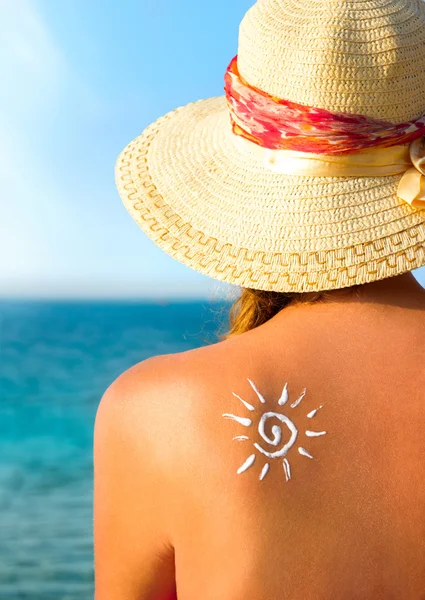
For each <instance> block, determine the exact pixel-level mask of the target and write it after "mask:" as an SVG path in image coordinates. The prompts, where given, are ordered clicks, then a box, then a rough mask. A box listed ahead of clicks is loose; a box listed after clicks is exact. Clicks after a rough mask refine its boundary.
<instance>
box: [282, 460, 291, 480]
mask: <svg viewBox="0 0 425 600" xmlns="http://www.w3.org/2000/svg"><path fill="white" fill-rule="evenodd" d="M283 468H284V469H285V478H286V481H289V480H290V479H291V465H290V464H289V461H288V459H287V458H284V459H283Z"/></svg>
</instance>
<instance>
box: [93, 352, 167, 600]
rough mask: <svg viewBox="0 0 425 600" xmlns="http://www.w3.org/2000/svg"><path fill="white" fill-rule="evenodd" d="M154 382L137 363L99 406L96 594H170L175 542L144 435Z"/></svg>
mask: <svg viewBox="0 0 425 600" xmlns="http://www.w3.org/2000/svg"><path fill="white" fill-rule="evenodd" d="M154 364H155V363H154ZM154 371H155V369H153V375H154V374H155V373H154ZM154 384H155V377H154V376H152V368H151V365H150V361H146V362H145V363H141V365H138V366H137V367H133V369H130V370H129V371H127V372H126V373H124V374H123V375H122V376H121V377H119V378H118V379H117V380H116V381H115V382H114V383H113V384H112V385H111V386H110V387H109V389H108V390H107V391H106V392H105V394H104V396H103V398H102V400H101V402H100V405H99V408H98V412H97V416H96V424H95V439H94V466H95V479H94V536H95V573H96V594H95V599H96V600H173V598H175V583H174V581H175V572H174V549H173V546H172V543H171V541H170V539H169V537H170V536H169V535H167V527H166V520H167V519H166V518H165V515H166V508H167V506H166V498H167V494H166V490H165V489H164V481H163V477H162V473H161V468H160V467H159V466H158V465H157V464H156V461H155V459H154V458H153V456H154V453H153V452H152V447H153V445H152V440H150V439H149V427H148V423H149V420H150V416H151V415H150V414H149V411H150V410H151V409H150V408H149V403H151V400H152V394H154V393H155V392H154V387H155V385H154Z"/></svg>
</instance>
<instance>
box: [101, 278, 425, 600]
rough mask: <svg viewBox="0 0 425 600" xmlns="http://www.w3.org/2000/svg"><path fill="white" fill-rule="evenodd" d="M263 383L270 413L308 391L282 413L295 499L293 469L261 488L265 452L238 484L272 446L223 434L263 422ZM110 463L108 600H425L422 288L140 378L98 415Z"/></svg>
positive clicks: (104, 465) (296, 323)
mask: <svg viewBox="0 0 425 600" xmlns="http://www.w3.org/2000/svg"><path fill="white" fill-rule="evenodd" d="M248 378H250V379H251V380H252V381H253V382H255V384H256V385H257V387H258V389H259V390H260V391H261V393H262V394H263V396H264V397H265V399H266V402H267V406H270V407H271V408H270V409H269V410H275V409H276V408H279V407H278V404H277V400H278V399H279V398H280V396H281V394H282V389H283V386H284V384H285V383H286V382H288V390H289V395H290V400H291V401H292V400H295V399H296V398H297V397H298V396H299V394H300V393H301V392H302V390H303V389H304V388H306V389H307V393H306V395H305V397H304V399H303V400H302V402H301V403H300V404H299V406H297V407H296V408H295V409H291V408H290V406H289V404H288V405H286V406H285V407H282V408H281V412H284V413H285V414H287V415H288V416H289V417H290V418H291V419H293V420H294V422H296V426H297V428H298V431H299V437H298V440H297V442H299V443H297V444H296V446H294V447H293V448H292V449H291V450H290V451H289V453H288V456H287V458H288V460H289V461H290V464H291V471H292V473H291V474H292V479H291V480H290V481H288V482H286V480H285V474H284V470H283V466H282V460H280V459H279V460H277V459H276V460H269V462H270V471H269V473H268V474H267V476H266V477H265V478H264V480H263V481H260V480H259V476H260V472H261V469H262V466H263V465H264V463H265V462H267V459H266V457H265V456H262V455H261V454H259V453H258V452H257V453H256V459H255V463H254V464H253V466H252V467H251V468H249V469H248V470H247V471H245V472H244V473H241V474H239V475H238V474H237V470H238V468H239V467H240V466H241V465H242V464H243V463H244V462H245V460H246V459H247V457H248V456H249V455H250V454H252V453H253V451H255V450H254V447H253V442H257V443H259V444H260V443H262V445H263V446H264V441H263V440H262V439H261V437H260V435H259V433H258V429H257V425H258V422H256V424H254V425H253V426H252V427H250V428H248V427H243V426H242V425H240V424H239V423H237V422H235V421H233V420H230V419H226V418H224V417H223V416H222V415H223V414H224V413H232V414H234V415H240V416H241V417H249V418H252V419H255V418H257V419H258V415H259V414H260V415H261V410H262V411H263V412H264V408H262V409H261V407H260V402H259V399H258V397H257V395H256V394H255V392H254V390H253V388H252V387H251V386H250V384H249V382H248V380H247V379H248ZM233 392H234V393H235V394H238V395H239V396H240V397H241V398H243V399H244V400H245V401H247V402H248V403H250V404H252V405H253V406H255V408H256V411H255V412H250V411H249V410H248V409H247V408H246V407H245V406H244V405H243V404H242V403H241V401H240V400H239V399H238V398H237V397H236V396H235V395H233ZM322 405H323V408H321V409H320V410H319V411H318V413H317V414H316V415H315V416H314V418H308V417H307V414H308V413H309V412H310V411H312V410H313V409H315V408H317V407H318V406H322ZM263 406H264V405H263ZM259 408H260V409H261V410H260V411H259V412H258V409H259ZM255 415H257V416H255ZM274 424H278V423H277V422H275V423H274ZM307 429H311V430H317V431H326V435H323V436H320V437H307V436H306V434H305V431H306V430H307ZM243 434H246V435H248V436H249V437H250V439H249V440H248V441H246V440H245V441H233V438H234V437H236V436H239V435H243ZM268 434H269V435H271V431H270V430H269V431H268ZM282 434H283V438H285V439H283V438H282V441H283V442H286V441H287V439H286V438H287V437H288V435H289V434H288V431H287V430H285V428H284V427H282ZM297 446H302V447H304V448H306V449H307V450H308V451H309V452H310V453H311V454H312V456H314V459H310V458H308V457H305V456H302V455H301V454H300V453H299V452H298V451H297ZM94 460H95V491H94V526H95V567H96V600H171V599H173V598H175V592H176V586H177V589H178V598H179V600H381V599H382V600H423V599H424V598H425V290H424V289H422V287H421V286H420V285H419V284H418V283H417V282H416V280H415V279H414V277H413V276H412V275H411V274H410V273H408V274H404V275H401V276H397V277H393V278H389V279H385V280H383V281H379V282H374V283H371V284H366V285H364V286H361V287H360V288H359V291H358V292H353V290H350V289H347V290H336V291H334V292H331V293H330V294H329V296H328V299H327V300H326V301H324V302H319V303H316V304H311V305H297V306H290V307H287V308H285V309H284V310H282V311H281V312H280V313H279V314H278V315H277V316H276V317H274V318H273V319H271V320H270V321H269V322H267V323H266V324H264V325H262V326H260V327H258V328H257V329H255V330H253V331H250V332H247V333H244V334H242V335H240V336H237V337H235V338H231V339H229V340H227V341H224V342H220V343H217V344H214V345H211V346H208V347H205V348H201V349H197V350H193V351H189V352H184V353H180V354H174V355H165V356H158V357H155V358H152V359H149V360H146V361H143V362H141V363H139V364H137V365H135V366H134V367H132V368H131V369H129V370H128V371H126V372H125V373H123V374H122V375H121V376H120V377H119V378H118V379H117V380H116V381H114V383H112V385H111V386H110V387H109V388H108V390H107V391H106V392H105V394H104V396H103V398H102V400H101V402H100V405H99V409H98V413H97V418H96V425H95V444H94Z"/></svg>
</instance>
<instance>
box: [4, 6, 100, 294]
mask: <svg viewBox="0 0 425 600" xmlns="http://www.w3.org/2000/svg"><path fill="white" fill-rule="evenodd" d="M0 72H1V73H2V85H1V88H2V93H1V94H0V206H1V220H0V280H2V288H3V289H4V287H5V285H6V286H7V285H15V284H16V282H21V283H22V284H24V283H25V281H28V282H29V281H33V280H34V279H37V274H38V273H44V274H49V271H50V266H51V264H52V262H53V259H54V254H53V252H54V248H53V247H52V246H53V244H52V241H54V240H55V239H57V238H58V237H59V236H60V231H59V230H60V227H64V223H66V224H68V225H69V226H72V219H73V217H72V202H70V201H69V200H70V199H69V198H67V197H66V187H65V186H64V183H63V181H61V176H60V174H58V173H55V172H54V170H53V169H52V167H51V165H50V164H49V163H50V160H49V153H52V151H53V152H54V149H53V150H52V148H49V139H48V134H45V132H44V131H43V129H44V128H45V127H46V128H48V126H49V127H50V128H51V123H52V118H54V117H53V116H52V115H55V114H56V113H57V112H58V111H59V110H61V109H62V106H61V100H62V97H63V96H64V92H66V93H67V94H68V93H69V90H70V89H72V94H74V95H75V96H74V101H75V104H78V105H79V106H82V107H84V109H83V110H85V109H87V112H88V114H89V115H90V117H91V116H92V115H93V114H94V113H97V112H98V111H99V108H100V109H101V108H102V107H101V104H100V103H98V102H97V98H96V96H95V94H94V93H93V91H92V90H91V88H90V86H88V85H86V83H85V82H84V81H82V80H81V79H80V78H79V77H78V74H77V73H76V72H75V71H74V70H73V68H72V66H71V65H70V64H69V63H68V61H67V60H66V57H65V56H64V55H63V52H62V50H61V48H60V46H59V45H58V43H57V42H56V41H55V39H54V37H53V36H52V34H51V32H50V31H49V28H48V27H47V25H46V22H45V20H44V19H43V17H42V15H41V14H40V13H39V12H38V11H37V8H36V5H35V3H34V2H32V1H31V0H0ZM100 112H101V110H100ZM74 220H75V217H74Z"/></svg>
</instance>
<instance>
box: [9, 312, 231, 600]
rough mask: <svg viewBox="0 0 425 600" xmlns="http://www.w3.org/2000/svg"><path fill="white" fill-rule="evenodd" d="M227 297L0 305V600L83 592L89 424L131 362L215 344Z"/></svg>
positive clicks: (87, 566) (90, 572)
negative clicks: (187, 300) (110, 387)
mask: <svg viewBox="0 0 425 600" xmlns="http://www.w3.org/2000/svg"><path fill="white" fill-rule="evenodd" d="M228 308H229V307H228V304H226V303H225V302H223V303H220V302H214V303H208V302H171V301H170V302H167V301H161V302H156V303H155V302H149V303H146V302H97V301H96V302H95V301H90V302H83V301H78V302H75V301H74V302H65V301H27V300H26V301H22V300H21V301H1V302H0V599H1V600H27V599H28V600H29V599H31V600H50V599H55V600H89V599H90V600H91V599H92V598H93V594H94V565H93V503H92V500H93V458H92V444H93V425H94V419H95V415H96V410H97V406H98V404H99V401H100V399H101V397H102V394H103V393H104V391H105V390H106V388H107V387H108V386H109V385H110V384H111V383H112V382H113V381H114V380H115V379H116V378H117V377H118V376H119V375H120V374H121V373H122V372H123V371H125V370H126V369H128V368H129V367H131V366H132V365H134V364H136V363H138V362H140V361H142V360H144V359H146V358H148V357H150V356H153V355H158V354H169V353H174V352H181V351H185V350H189V349H192V348H196V347H199V346H203V345H207V344H210V343H214V342H215V341H217V340H218V339H219V336H220V334H222V333H223V332H224V330H225V326H226V319H227V314H228Z"/></svg>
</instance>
